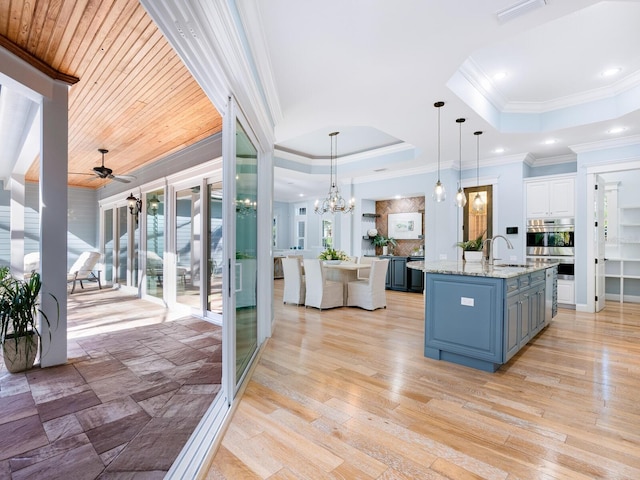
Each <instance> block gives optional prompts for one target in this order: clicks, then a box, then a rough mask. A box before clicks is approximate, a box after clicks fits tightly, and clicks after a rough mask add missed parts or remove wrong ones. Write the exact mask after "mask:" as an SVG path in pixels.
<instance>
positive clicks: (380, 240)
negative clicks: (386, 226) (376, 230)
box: [372, 235, 398, 247]
mask: <svg viewBox="0 0 640 480" xmlns="http://www.w3.org/2000/svg"><path fill="white" fill-rule="evenodd" d="M372 241H373V244H374V245H375V246H376V247H386V246H387V245H391V246H392V247H396V246H398V242H396V239H395V238H393V237H385V236H384V235H376V236H375V237H373V240H372Z"/></svg>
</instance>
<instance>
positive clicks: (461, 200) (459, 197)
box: [455, 118, 467, 208]
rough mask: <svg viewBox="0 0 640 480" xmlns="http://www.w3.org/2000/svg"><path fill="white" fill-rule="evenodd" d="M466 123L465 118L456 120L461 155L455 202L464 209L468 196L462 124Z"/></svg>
mask: <svg viewBox="0 0 640 480" xmlns="http://www.w3.org/2000/svg"><path fill="white" fill-rule="evenodd" d="M464 122H465V119H464V118H458V119H456V123H457V124H458V126H459V128H458V131H459V138H458V147H459V149H458V152H459V153H460V156H459V158H458V162H459V163H458V165H459V167H458V191H457V192H456V200H455V204H456V207H460V208H464V206H465V205H466V204H467V196H466V195H465V193H464V190H463V189H462V124H463V123H464Z"/></svg>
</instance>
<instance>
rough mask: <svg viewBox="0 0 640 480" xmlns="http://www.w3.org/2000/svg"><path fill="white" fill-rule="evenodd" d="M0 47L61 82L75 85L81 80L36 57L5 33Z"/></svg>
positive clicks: (1, 36)
mask: <svg viewBox="0 0 640 480" xmlns="http://www.w3.org/2000/svg"><path fill="white" fill-rule="evenodd" d="M0 47H2V48H4V49H5V50H7V51H9V52H11V53H13V54H14V55H15V56H16V57H18V58H20V59H21V60H24V61H25V62H27V63H28V64H29V65H31V66H32V67H34V68H35V69H37V70H39V71H40V72H42V73H44V74H45V75H46V76H48V77H49V78H52V79H54V80H60V81H61V82H64V83H66V84H68V85H75V84H76V83H78V82H79V81H80V79H79V78H78V77H74V76H73V75H68V74H66V73H63V72H59V71H58V70H56V69H55V68H53V67H51V66H50V65H47V64H46V63H44V62H43V61H42V60H40V59H39V58H36V57H34V56H33V55H31V54H30V53H29V52H26V51H25V50H23V49H22V48H20V47H19V46H18V45H16V44H15V43H13V42H12V41H11V40H9V39H8V38H7V37H5V36H3V35H0Z"/></svg>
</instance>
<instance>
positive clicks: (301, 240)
mask: <svg viewBox="0 0 640 480" xmlns="http://www.w3.org/2000/svg"><path fill="white" fill-rule="evenodd" d="M295 214H296V215H295V220H294V225H295V229H296V230H295V232H294V239H295V242H296V243H295V245H294V248H296V249H298V250H304V249H305V246H306V243H307V240H306V239H307V207H302V206H298V205H296V206H295Z"/></svg>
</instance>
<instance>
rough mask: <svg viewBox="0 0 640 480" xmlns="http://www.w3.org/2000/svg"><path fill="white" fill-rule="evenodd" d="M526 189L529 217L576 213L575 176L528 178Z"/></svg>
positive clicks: (564, 215) (567, 215) (555, 216)
mask: <svg viewBox="0 0 640 480" xmlns="http://www.w3.org/2000/svg"><path fill="white" fill-rule="evenodd" d="M526 190H527V218H546V217H549V218H551V217H553V218H559V217H573V216H574V215H575V177H558V178H546V179H544V180H528V181H527V182H526Z"/></svg>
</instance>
